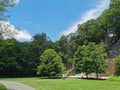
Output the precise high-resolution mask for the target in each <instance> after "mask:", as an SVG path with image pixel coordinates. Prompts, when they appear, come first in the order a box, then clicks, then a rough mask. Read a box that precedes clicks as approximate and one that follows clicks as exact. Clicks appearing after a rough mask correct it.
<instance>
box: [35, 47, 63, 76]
mask: <svg viewBox="0 0 120 90" xmlns="http://www.w3.org/2000/svg"><path fill="white" fill-rule="evenodd" d="M63 71H64V66H63V64H62V59H61V57H60V56H59V55H58V54H57V53H56V52H55V51H54V49H47V50H45V51H44V52H43V53H42V55H41V56H40V64H39V66H38V69H37V74H38V75H40V76H47V77H49V78H50V77H51V76H61V75H62V73H63Z"/></svg>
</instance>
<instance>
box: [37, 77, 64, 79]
mask: <svg viewBox="0 0 120 90" xmlns="http://www.w3.org/2000/svg"><path fill="white" fill-rule="evenodd" d="M39 79H62V77H39Z"/></svg>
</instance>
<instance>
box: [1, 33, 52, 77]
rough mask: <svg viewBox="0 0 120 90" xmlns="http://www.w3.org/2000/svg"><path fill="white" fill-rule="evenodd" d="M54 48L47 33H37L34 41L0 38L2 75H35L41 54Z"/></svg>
mask: <svg viewBox="0 0 120 90" xmlns="http://www.w3.org/2000/svg"><path fill="white" fill-rule="evenodd" d="M47 48H53V49H54V44H53V42H51V41H50V40H49V39H48V38H47V36H46V34H45V33H42V34H36V35H35V36H34V37H33V41H32V42H18V41H16V40H15V39H8V40H2V39H1V40H0V76H9V77H10V76H35V75H36V68H37V66H38V64H39V62H40V59H39V57H40V55H41V53H43V51H44V50H45V49H47Z"/></svg>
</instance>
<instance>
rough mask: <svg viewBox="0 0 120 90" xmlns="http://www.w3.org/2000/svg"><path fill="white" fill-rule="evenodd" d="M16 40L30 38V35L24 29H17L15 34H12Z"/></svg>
mask: <svg viewBox="0 0 120 90" xmlns="http://www.w3.org/2000/svg"><path fill="white" fill-rule="evenodd" d="M14 37H15V38H16V39H17V40H31V39H32V36H31V35H30V33H29V32H28V31H26V30H22V31H17V34H16V35H15V36H14Z"/></svg>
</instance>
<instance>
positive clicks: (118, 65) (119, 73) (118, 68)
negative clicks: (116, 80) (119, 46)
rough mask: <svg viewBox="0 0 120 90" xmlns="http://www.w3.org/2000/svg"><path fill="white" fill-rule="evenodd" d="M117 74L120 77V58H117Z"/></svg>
mask: <svg viewBox="0 0 120 90" xmlns="http://www.w3.org/2000/svg"><path fill="white" fill-rule="evenodd" d="M115 74H116V75H120V56H117V57H116V58H115Z"/></svg>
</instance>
